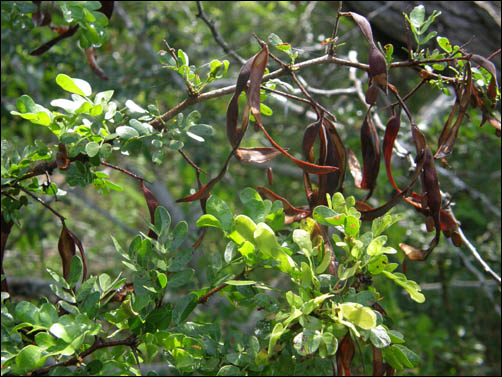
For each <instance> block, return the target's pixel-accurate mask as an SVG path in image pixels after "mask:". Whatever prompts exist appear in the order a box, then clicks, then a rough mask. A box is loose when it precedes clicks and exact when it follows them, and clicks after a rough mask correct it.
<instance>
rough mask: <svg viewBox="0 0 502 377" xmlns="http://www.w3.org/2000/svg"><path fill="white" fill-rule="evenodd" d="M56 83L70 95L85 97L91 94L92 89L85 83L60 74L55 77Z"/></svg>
mask: <svg viewBox="0 0 502 377" xmlns="http://www.w3.org/2000/svg"><path fill="white" fill-rule="evenodd" d="M56 83H57V84H58V85H59V86H60V87H61V88H63V89H64V90H66V91H67V92H70V93H75V94H80V95H81V96H86V97H88V96H90V95H91V94H92V88H91V86H90V85H89V83H88V82H87V81H84V80H81V79H74V78H71V77H70V76H67V75H65V74H62V73H60V74H59V75H57V76H56Z"/></svg>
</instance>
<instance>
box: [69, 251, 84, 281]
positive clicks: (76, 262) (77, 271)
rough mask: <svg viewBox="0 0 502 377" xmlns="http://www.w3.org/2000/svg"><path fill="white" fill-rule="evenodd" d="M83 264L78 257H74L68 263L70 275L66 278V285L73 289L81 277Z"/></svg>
mask: <svg viewBox="0 0 502 377" xmlns="http://www.w3.org/2000/svg"><path fill="white" fill-rule="evenodd" d="M82 271H83V264H82V260H81V259H80V257H79V256H78V255H74V256H73V258H72V259H71V263H70V275H69V276H68V284H70V286H71V287H74V286H75V285H76V284H77V283H78V281H79V280H80V278H81V276H82Z"/></svg>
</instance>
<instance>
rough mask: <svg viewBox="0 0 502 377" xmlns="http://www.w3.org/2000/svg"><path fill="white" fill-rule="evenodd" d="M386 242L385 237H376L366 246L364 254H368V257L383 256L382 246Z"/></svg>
mask: <svg viewBox="0 0 502 377" xmlns="http://www.w3.org/2000/svg"><path fill="white" fill-rule="evenodd" d="M386 242H387V236H378V237H376V238H374V239H373V240H372V241H371V242H370V244H369V245H368V248H367V249H366V253H368V255H370V256H375V255H380V254H383V253H384V251H383V245H385V243H386Z"/></svg>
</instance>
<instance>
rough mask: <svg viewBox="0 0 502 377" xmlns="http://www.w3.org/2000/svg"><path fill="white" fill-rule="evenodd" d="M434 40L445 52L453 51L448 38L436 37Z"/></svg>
mask: <svg viewBox="0 0 502 377" xmlns="http://www.w3.org/2000/svg"><path fill="white" fill-rule="evenodd" d="M436 40H437V42H438V45H439V47H441V48H442V49H443V50H445V51H446V52H448V53H451V52H452V51H453V47H452V45H451V43H450V41H449V39H448V38H445V37H437V38H436Z"/></svg>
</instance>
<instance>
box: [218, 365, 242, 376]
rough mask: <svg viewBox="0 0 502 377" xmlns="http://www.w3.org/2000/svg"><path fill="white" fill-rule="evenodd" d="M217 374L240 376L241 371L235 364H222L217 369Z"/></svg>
mask: <svg viewBox="0 0 502 377" xmlns="http://www.w3.org/2000/svg"><path fill="white" fill-rule="evenodd" d="M217 376H242V372H241V370H240V369H239V368H237V367H236V366H235V365H224V366H222V367H221V368H220V370H219V371H218V374H217Z"/></svg>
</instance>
